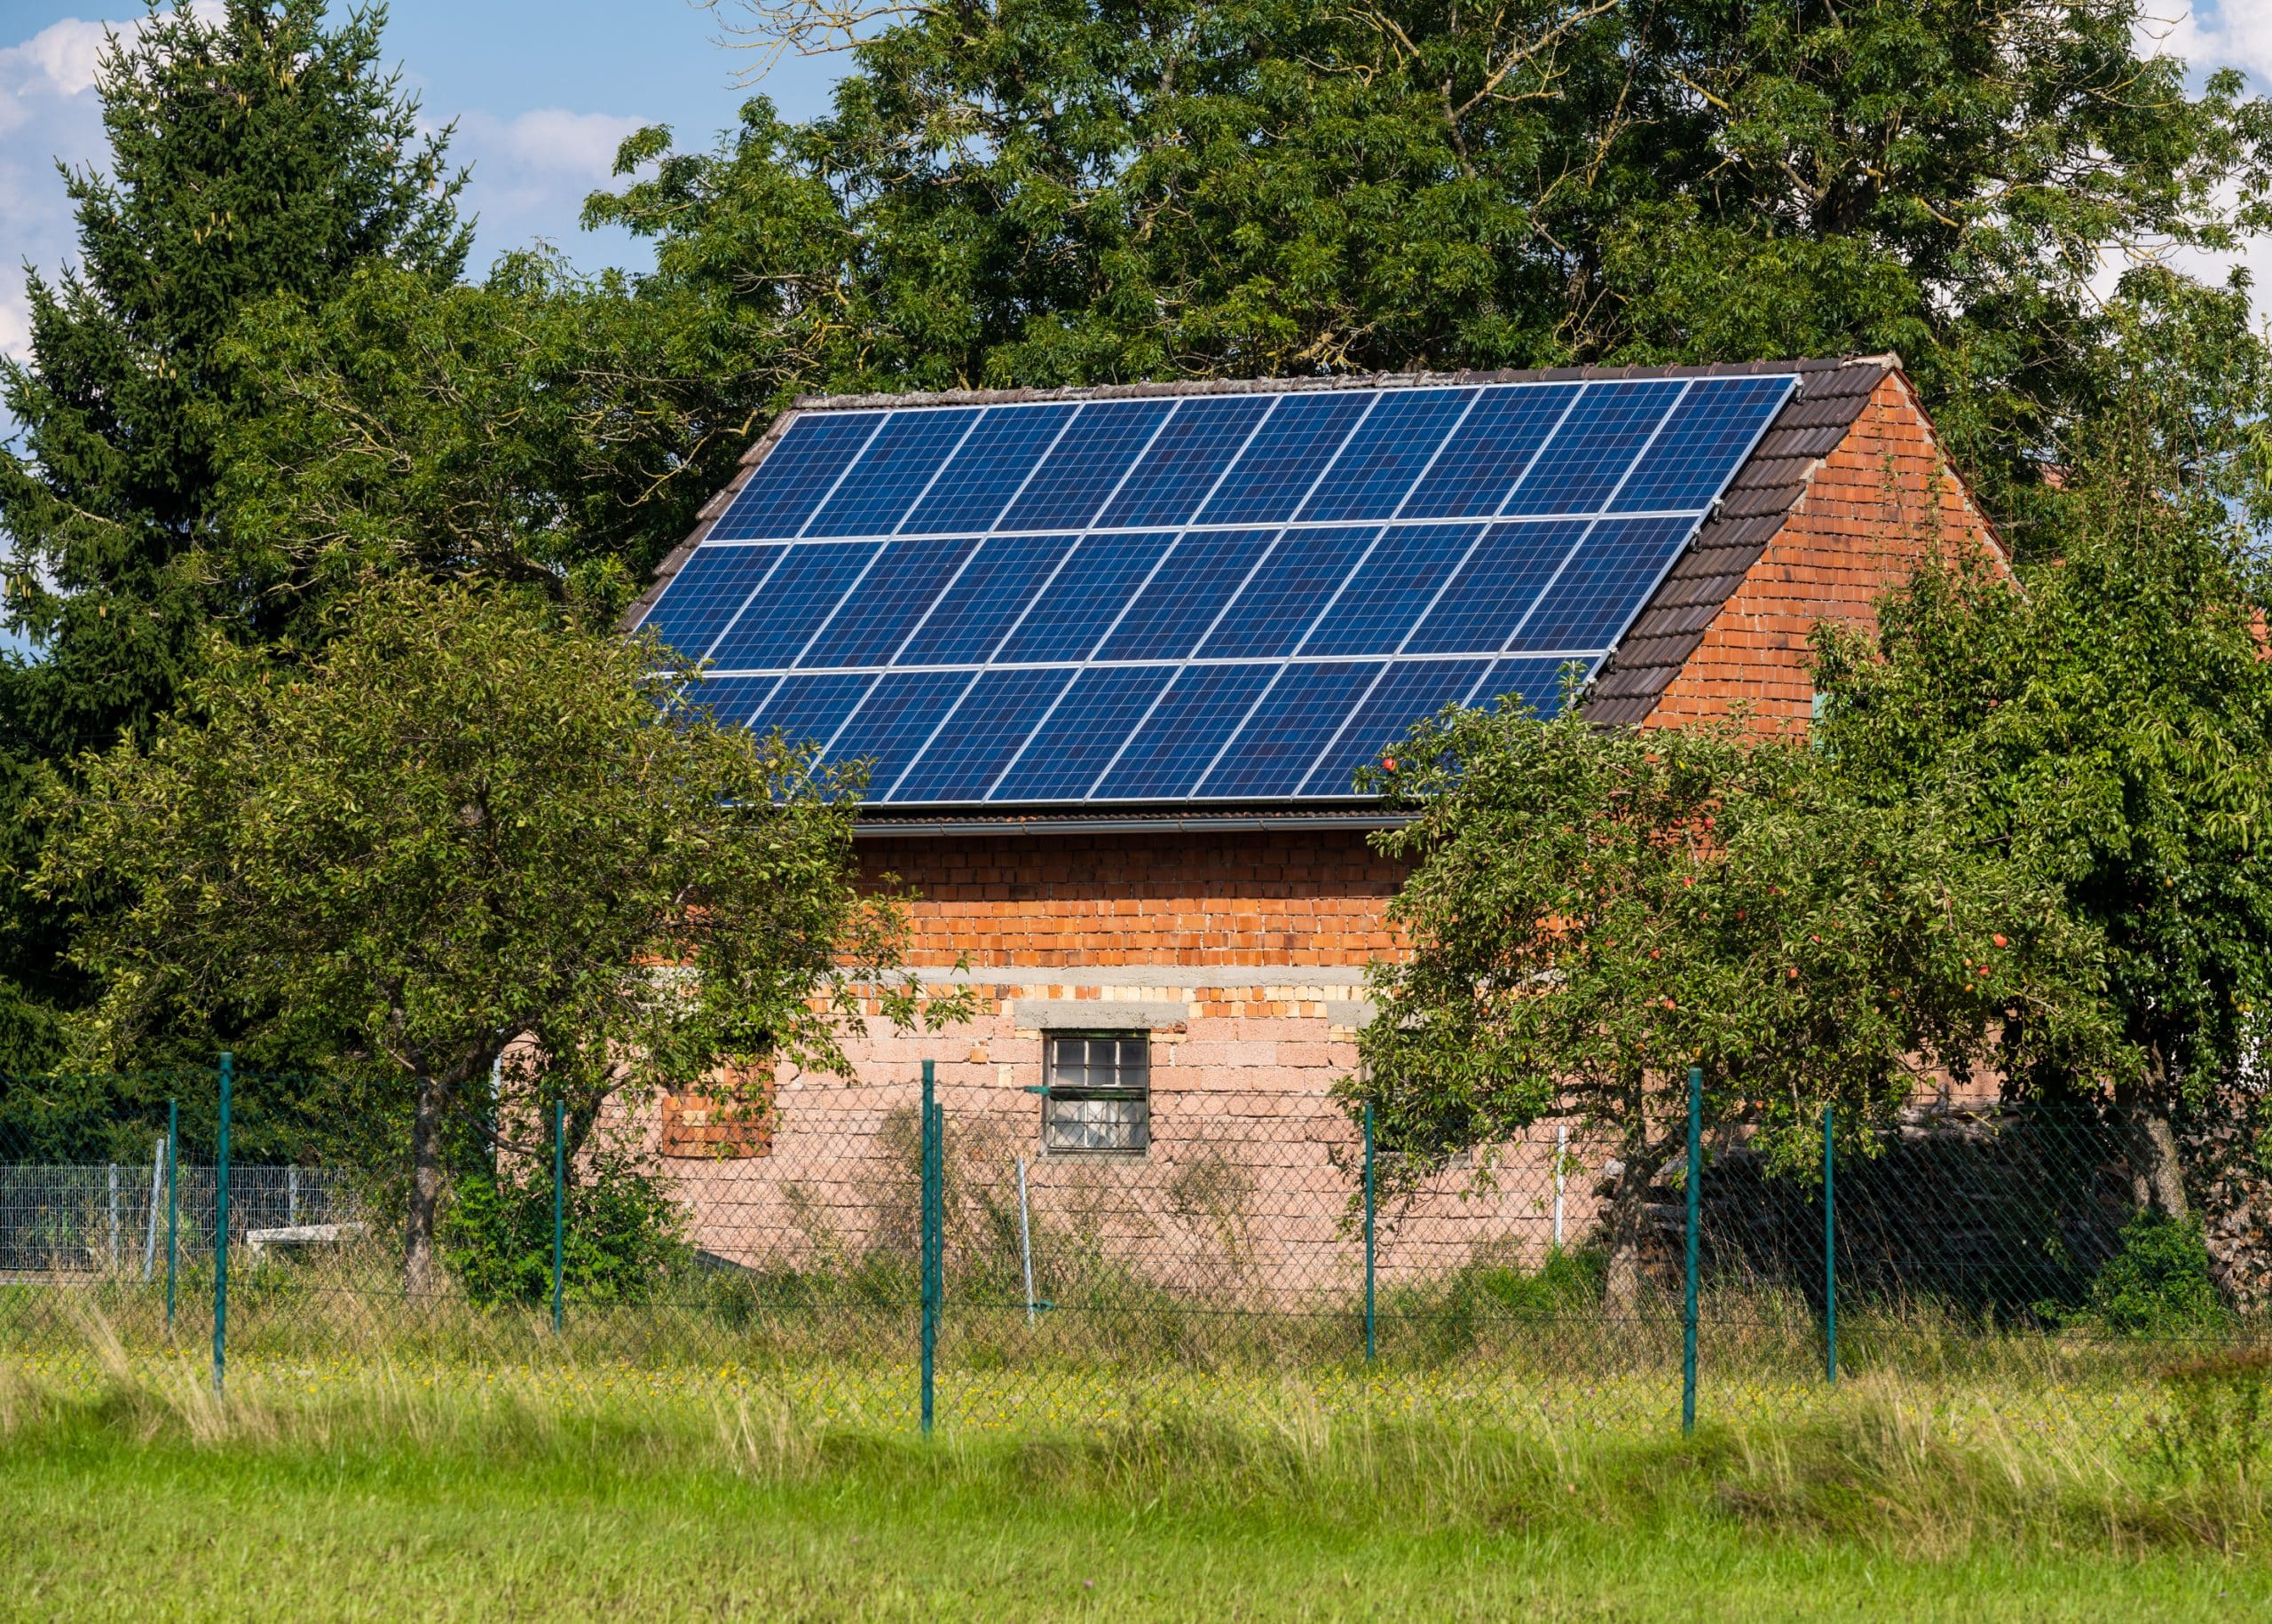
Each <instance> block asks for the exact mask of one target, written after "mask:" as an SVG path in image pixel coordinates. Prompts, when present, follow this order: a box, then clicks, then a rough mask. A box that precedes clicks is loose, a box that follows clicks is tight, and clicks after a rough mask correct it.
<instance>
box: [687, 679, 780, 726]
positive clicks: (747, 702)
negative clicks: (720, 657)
mask: <svg viewBox="0 0 2272 1624" xmlns="http://www.w3.org/2000/svg"><path fill="white" fill-rule="evenodd" d="M772 686H773V679H772V678H771V677H712V678H710V679H709V680H707V681H706V682H695V683H692V684H690V685H689V686H688V688H687V690H686V702H687V703H688V704H689V705H696V706H701V707H702V708H703V709H704V710H706V711H708V712H709V713H710V714H711V715H713V716H714V717H715V718H717V721H718V725H719V726H720V727H722V728H733V727H739V726H740V725H741V724H742V723H744V722H746V721H748V720H749V713H750V711H751V710H752V709H753V707H754V706H756V704H757V702H758V701H759V700H760V699H761V698H764V697H765V693H766V690H768V689H769V688H771V687H772Z"/></svg>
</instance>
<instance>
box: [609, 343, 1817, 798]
mask: <svg viewBox="0 0 2272 1624" xmlns="http://www.w3.org/2000/svg"><path fill="white" fill-rule="evenodd" d="M1793 383H1794V379H1793V378H1792V377H1791V376H1790V375H1788V374H1763V375H1747V376H1740V377H1712V378H1654V379H1646V380H1620V381H1591V382H1533V383H1506V384H1488V385H1468V386H1463V387H1443V388H1408V389H1381V390H1290V391H1285V392H1281V393H1253V394H1233V395H1183V396H1166V397H1150V398H1120V399H1110V400H1084V401H1059V402H1048V403H1028V404H1019V405H999V406H907V407H903V408H899V409H895V410H881V409H863V410H813V411H806V412H803V413H801V414H799V415H798V416H797V417H796V418H795V419H794V420H793V422H791V423H790V424H789V426H788V428H787V429H786V430H785V432H784V433H783V434H782V436H781V438H779V440H778V441H777V443H776V444H775V445H774V447H773V449H772V450H771V452H770V453H769V454H768V455H767V456H766V458H765V460H764V461H762V462H761V463H760V464H759V465H758V467H757V468H756V469H754V470H753V472H752V474H751V476H750V478H749V480H748V483H747V484H746V485H745V486H744V487H743V489H742V490H741V491H740V492H739V493H738V494H737V495H736V497H735V499H734V501H733V502H732V504H731V506H730V507H729V508H727V509H726V511H725V512H724V513H723V514H722V515H721V516H720V517H719V519H718V522H717V523H716V524H714V526H713V527H712V529H711V531H710V532H709V534H708V535H707V536H706V537H705V538H704V540H703V542H702V544H701V546H699V547H698V548H696V549H695V550H694V552H693V553H692V554H691V555H690V556H689V557H688V559H687V560H686V562H685V564H684V565H683V566H682V568H681V569H680V571H679V572H678V573H677V575H676V576H675V577H674V578H673V579H672V580H671V582H670V583H669V585H668V587H667V588H666V589H665V590H664V592H663V593H662V594H661V595H660V596H659V598H658V600H657V601H656V603H655V604H654V606H653V607H652V609H651V611H649V612H648V614H647V617H646V619H645V620H644V622H643V624H644V625H645V626H647V627H651V628H652V630H653V631H654V632H655V633H656V634H657V635H659V637H660V638H661V639H662V640H663V641H664V642H665V643H668V644H669V645H671V646H672V647H673V648H675V649H676V650H679V651H680V652H681V653H682V654H684V655H686V656H687V657H689V658H702V659H706V660H707V661H708V662H709V667H710V676H709V680H708V681H707V682H706V684H705V686H704V689H703V690H702V698H703V699H704V700H705V702H706V703H707V704H709V705H710V706H712V708H713V710H714V712H715V713H716V714H718V715H719V716H720V718H721V719H722V720H725V721H733V722H739V723H746V725H748V726H751V727H753V728H757V729H773V728H778V729H781V730H782V731H783V732H784V733H785V735H787V736H788V737H792V738H795V739H807V740H810V741H813V742H815V743H817V744H818V745H821V746H822V747H823V750H824V754H825V755H826V756H827V757H829V758H830V759H832V760H840V761H841V760H850V759H852V758H855V757H860V758H865V759H867V760H868V761H870V762H871V763H872V769H871V776H870V781H869V795H870V799H871V800H873V801H878V802H881V803H885V804H888V805H895V806H902V805H919V804H934V805H966V806H974V805H979V804H988V805H1012V804H1019V803H1028V804H1030V803H1068V802H1079V801H1092V802H1094V801H1113V802H1127V801H1158V800H1177V801H1181V800H1239V801H1253V800H1299V799H1316V798H1333V797H1344V796H1347V795H1348V794H1350V793H1351V775H1352V774H1353V771H1354V770H1355V769H1356V768H1357V767H1358V766H1359V765H1360V764H1361V763H1363V762H1365V761H1369V760H1371V759H1373V758H1375V757H1377V755H1378V753H1380V751H1381V750H1382V748H1383V747H1384V746H1385V745H1388V744H1390V743H1391V742H1392V741H1393V740H1395V739H1396V738H1398V737H1400V736H1401V735H1402V734H1403V732H1404V730H1405V729H1406V728H1407V727H1408V725H1409V724H1410V723H1411V722H1412V721H1414V720H1416V718H1418V717H1421V716H1424V715H1427V714H1429V713H1432V712H1434V711H1435V710H1437V709H1439V708H1440V707H1441V706H1444V705H1446V704H1448V703H1450V702H1453V701H1460V702H1464V703H1470V704H1472V703H1479V702H1480V701H1482V700H1484V699H1486V698H1491V697H1495V696H1500V695H1519V696H1520V697H1521V698H1524V699H1526V700H1527V701H1529V702H1530V703H1533V704H1535V705H1537V706H1539V707H1540V708H1541V709H1542V710H1550V709H1552V708H1553V706H1555V704H1556V703H1557V701H1558V693H1559V672H1560V670H1561V668H1562V667H1563V666H1565V665H1566V664H1567V663H1569V662H1576V663H1577V664H1579V665H1581V666H1584V667H1585V668H1586V669H1587V671H1588V672H1589V673H1590V671H1591V670H1592V669H1593V668H1594V667H1595V666H1598V664H1599V663H1600V662H1601V660H1602V659H1603V658H1605V657H1606V656H1607V654H1608V652H1609V650H1611V649H1612V648H1613V646H1614V645H1615V643H1616V642H1617V639H1618V638H1619V636H1621V635H1622V633H1623V632H1624V629H1625V627H1627V626H1628V625H1629V624H1630V622H1631V620H1632V619H1633V617H1634V616H1635V615H1636V614H1637V613H1638V612H1639V611H1640V609H1641V607H1642V605H1643V604H1644V603H1645V602H1646V601H1647V599H1648V596H1649V595H1650V593H1651V592H1652V591H1653V590H1654V588H1655V587H1656V584H1657V583H1658V581H1659V580H1661V579H1662V578H1663V575H1664V572H1665V571H1666V570H1667V569H1669V567H1670V566H1671V564H1672V562H1673V560H1674V559H1675V558H1676V556H1678V555H1679V553H1680V551H1681V549H1682V548H1684V546H1685V545H1686V543H1687V540H1688V539H1689V537H1690V536H1691V535H1692V534H1693V533H1694V532H1695V529H1696V527H1697V525H1698V524H1700V523H1701V522H1702V519H1703V518H1704V516H1705V515H1706V514H1707V513H1708V511H1709V509H1710V507H1711V504H1712V502H1713V501H1714V500H1715V499H1716V497H1717V496H1718V495H1719V493H1720V492H1721V490H1722V489H1723V487H1724V486H1725V485H1726V484H1727V482H1728V480H1729V478H1730V477H1732V475H1733V474H1734V472H1735V470H1736V469H1738V468H1739V467H1740V466H1741V464H1742V462H1743V460H1744V459H1745V457H1746V456H1747V455H1748V454H1749V453H1750V451H1751V448H1752V446H1753V445H1755V444H1756V442H1757V440H1758V438H1759V436H1760V435H1761V434H1762V433H1763V431H1764V430H1765V429H1766V427H1767V424H1768V423H1769V422H1770V421H1771V420H1772V418H1773V417H1774V415H1775V413H1776V412H1777V410H1778V409H1779V407H1780V406H1781V405H1782V403H1783V401H1784V399H1785V398H1786V397H1787V394H1788V393H1789V391H1790V390H1791V389H1792V387H1793Z"/></svg>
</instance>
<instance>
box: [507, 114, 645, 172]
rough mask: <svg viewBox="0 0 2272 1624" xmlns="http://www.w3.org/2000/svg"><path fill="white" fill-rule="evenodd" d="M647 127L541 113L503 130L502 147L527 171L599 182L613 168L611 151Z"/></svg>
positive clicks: (608, 117)
mask: <svg viewBox="0 0 2272 1624" xmlns="http://www.w3.org/2000/svg"><path fill="white" fill-rule="evenodd" d="M645 122H646V121H645V120H644V119H636V118H618V117H616V116H615V115H614V114H608V113H571V112H569V111H568V110H567V109H566V108H564V107H539V108H537V109H536V110H535V111H533V112H530V113H524V114H521V115H520V116H519V117H518V118H516V119H515V120H514V121H513V122H511V123H509V124H508V125H506V126H505V127H504V130H503V131H502V137H503V139H502V146H503V150H505V151H507V152H509V153H510V154H512V156H513V159H514V160H515V162H517V163H518V164H520V165H522V166H524V167H525V168H527V169H532V170H545V171H549V172H555V173H558V174H562V175H566V176H572V177H575V178H576V179H579V180H583V181H602V180H605V179H606V178H607V177H608V173H609V171H610V170H611V169H613V168H614V167H615V149H616V148H617V147H619V146H622V145H623V141H624V138H626V137H627V136H628V135H630V134H631V133H632V132H633V131H634V130H637V129H638V128H639V127H640V126H641V125H642V124H643V123H645Z"/></svg>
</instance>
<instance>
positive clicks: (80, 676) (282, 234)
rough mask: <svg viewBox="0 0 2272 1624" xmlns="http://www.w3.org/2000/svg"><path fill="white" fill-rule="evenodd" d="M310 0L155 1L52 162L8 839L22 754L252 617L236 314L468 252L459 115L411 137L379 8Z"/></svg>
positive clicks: (33, 359) (18, 613)
mask: <svg viewBox="0 0 2272 1624" xmlns="http://www.w3.org/2000/svg"><path fill="white" fill-rule="evenodd" d="M323 14H324V5H323V0H229V4H226V5H225V6H223V7H221V8H219V10H218V11H217V12H215V11H213V10H211V9H199V10H193V9H192V8H191V7H190V5H189V4H187V3H186V0H181V4H177V7H176V8H175V9H173V10H171V11H160V10H159V9H157V6H156V4H155V0H151V11H150V14H149V17H148V20H147V21H146V24H145V26H143V27H142V28H140V29H139V30H138V31H137V32H135V33H133V34H131V35H121V36H117V37H114V39H113V40H112V41H111V43H109V44H108V46H107V47H106V50H105V51H104V54H103V57H102V59H101V64H100V67H99V76H98V89H99V93H100V95H101V97H102V102H103V116H104V123H105V127H106V130H107V132H108V134H109V138H110V147H111V159H110V163H109V166H108V168H107V169H104V170H96V169H88V170H83V171H78V172H69V173H67V175H66V177H65V180H66V185H67V189H68V191H69V193H70V195H71V197H72V199H73V201H74V202H75V205H76V208H77V215H78V224H79V248H80V252H79V259H78V264H77V265H76V268H75V269H72V270H69V271H67V272H65V273H64V275H63V276H62V278H61V280H59V281H58V282H52V283H51V282H50V281H48V280H45V279H44V278H43V277H41V276H39V275H37V274H36V273H35V274H33V275H31V276H30V278H29V280H28V289H27V291H28V297H29V302H30V306H31V349H30V355H29V358H28V359H26V360H21V361H18V360H12V359H0V403H4V405H5V407H6V410H7V413H8V414H10V415H11V416H12V417H13V418H14V419H15V420H16V422H17V423H18V424H20V447H19V448H15V449H10V448H5V447H0V530H4V531H5V532H6V533H7V535H8V537H9V538H10V540H11V543H12V545H11V547H10V548H8V549H6V553H7V556H8V564H7V570H6V576H5V588H6V613H7V616H8V618H9V620H10V622H11V623H12V625H13V626H15V627H17V628H19V629H21V630H27V631H28V632H30V633H31V634H32V635H33V636H34V637H35V639H36V642H37V646H38V649H39V658H37V659H36V660H22V659H14V658H11V659H8V660H6V661H5V662H4V663H0V690H4V692H0V715H4V718H5V720H6V721H7V723H8V724H9V725H8V726H7V727H5V728H4V729H0V739H4V741H5V743H4V744H0V753H5V754H7V755H8V756H10V757H12V765H11V763H10V762H7V761H0V797H4V799H0V823H4V824H5V825H6V826H7V832H6V835H5V840H7V841H8V842H9V843H11V844H12V845H14V846H15V847H18V848H19V850H18V852H17V853H14V854H11V855H20V853H21V848H22V847H27V846H29V845H31V844H34V843H36V840H37V838H38V832H37V831H36V829H27V828H25V827H24V826H23V825H22V824H21V823H20V820H21V818H22V816H23V803H22V802H21V800H20V799H18V798H17V797H15V796H13V795H11V794H10V793H9V787H8V786H9V784H11V782H12V781H13V779H14V777H16V776H18V775H17V772H16V769H20V768H28V766H29V765H30V764H32V763H34V762H36V761H50V760H55V759H59V758H60V757H62V756H65V755H67V754H68V753H72V752H75V751H78V750H82V749H86V748H101V747H105V746H107V745H109V744H110V743H111V742H112V741H113V740H114V738H116V737H118V735H119V733H120V732H121V731H122V729H147V728H148V726H149V725H150V723H151V722H152V721H153V720H154V718H156V717H157V716H159V715H161V714H162V713H164V712H165V711H166V710H167V709H168V708H169V707H170V706H172V705H173V703H174V702H175V699H176V698H177V692H178V690H179V688H180V685H181V684H182V682H184V681H185V679H186V678H187V677H189V676H190V675H191V674H193V672H194V669H195V667H196V665H197V662H198V661H199V660H200V659H201V658H202V654H203V650H205V648H206V647H207V646H208V640H207V636H206V633H207V630H208V627H209V626H211V625H213V624H218V625H220V626H222V627H225V628H227V629H229V630H230V632H231V633H232V635H238V636H244V635H255V636H256V635H262V627H261V623H260V618H259V614H258V610H259V608H260V607H261V600H259V599H258V598H257V597H256V596H249V597H248V595H244V594H243V593H241V590H240V583H238V582H235V581H233V580H230V579H225V578H222V577H219V576H217V574H216V573H215V572H213V570H212V569H211V567H210V564H211V561H210V559H209V557H208V556H206V555H205V549H206V548H207V545H208V543H209V541H210V540H211V537H212V534H213V530H214V525H215V519H216V516H215V498H214V490H215V485H216V482H217V478H218V477H219V469H218V467H217V451H216V447H217V444H218V442H219V440H220V438H221V437H222V436H223V435H224V433H225V430H226V428H227V425H228V424H230V423H231V422H233V421H234V420H235V419H236V418H237V417H238V416H239V415H241V414H242V413H244V412H245V411H247V410H248V409H254V408H256V407H257V406H258V405H259V404H260V402H261V399H262V397H263V395H264V384H263V382H262V381H261V380H260V379H258V378H248V377H247V376H245V375H243V374H241V372H239V371H238V370H236V369H235V368H233V367H231V366H230V365H229V364H227V362H226V360H225V359H224V357H223V355H222V344H223V341H224V339H225V336H226V335H227V334H228V333H229V331H230V330H231V327H232V326H233V323H234V322H235V320H236V319H237V318H238V317H239V315H240V313H241V312H242V311H244V310H245V309H246V308H248V306H249V305H251V304H255V303H256V302H258V301H260V300H263V299H265V298H268V297H270V296H274V295H276V294H278V293H280V292H291V293H295V294H297V295H299V296H303V297H304V298H307V299H310V300H314V301H321V300H324V299H327V298H328V297H329V296H331V294H332V293H333V292H334V291H335V290H336V289H337V288H339V287H341V286H342V285H343V282H344V281H345V280H346V279H347V278H348V277H349V276H350V275H351V274H352V272H354V271H355V269H356V268H357V267H358V266H360V265H363V264H369V263H372V262H375V261H383V262H386V263H390V264H398V265H400V266H402V267H404V268H405V269H406V271H409V272H413V273H414V274H416V275H418V276H419V277H421V278H422V279H424V280H427V281H428V282H429V283H430V284H431V285H432V286H435V287H440V286H442V285H444V284H446V283H447V282H449V281H450V280H452V279H454V277H455V276H456V274H457V272H458V271H459V268H460V266H461V264H462V263H463V259H464V256H465V251H466V247H467V241H468V233H467V232H466V229H465V228H464V227H463V226H462V225H461V224H460V222H459V221H458V218H457V215H456V209H455V199H456V196H457V193H458V191H459V188H460V186H461V183H462V177H461V176H459V175H454V174H453V173H451V171H450V170H449V169H447V167H446V162H445V157H446V146H447V139H448V132H447V131H446V130H445V131H443V132H442V133H440V134H438V135H434V136H430V137H421V136H420V134H419V132H418V107H417V103H416V102H415V101H414V99H410V98H408V97H406V96H404V95H402V94H400V93H399V91H398V89H397V85H396V82H395V80H393V79H391V78H389V77H386V76H384V75H382V74H381V73H380V71H379V70H378V68H377V66H376V63H377V53H378V48H379V45H378V42H379V33H380V29H381V28H382V27H383V21H384V17H385V13H384V12H383V10H380V9H373V10H370V11H367V12H358V13H357V14H355V15H354V16H352V17H351V18H350V19H349V20H347V21H346V22H345V23H343V24H342V25H340V26H338V27H336V28H329V27H326V26H325V24H324V20H323ZM11 890H13V887H11ZM11 902H12V904H13V905H12V907H11V908H10V909H9V911H8V912H9V914H10V915H11V916H12V917H10V918H6V919H5V920H4V923H0V954H4V955H5V957H4V958H0V983H5V982H8V981H12V982H14V983H16V984H17V985H19V986H21V987H24V988H26V989H29V990H30V992H31V993H32V994H33V995H35V999H36V1002H37V1003H41V1004H49V1005H53V1004H62V1005H68V1004H70V1003H72V1002H75V1000H76V998H77V997H78V996H79V990H80V989H77V988H75V987H74V986H69V985H65V984H60V981H59V976H58V974H57V972H56V970H55V966H56V965H57V964H58V963H59V960H61V959H62V958H63V957H64V948H65V942H64V941H63V938H62V936H61V934H60V926H59V922H58V921H57V920H56V919H55V918H52V917H51V916H48V915H44V914H42V913H39V912H37V911H28V910H26V909H25V908H24V907H23V905H22V899H20V898H16V897H13V896H12V898H11ZM10 1001H11V994H10V989H8V987H7V986H6V985H4V984H0V1005H5V1004H7V1003H9V1002H10ZM28 1018H33V1019H36V1018H37V1017H36V1016H35V1017H28ZM44 1024H46V1025H50V1026H51V1024H52V1023H51V1022H45V1023H44ZM32 1046H33V1047H35V1048H36V1047H40V1046H41V1045H32ZM22 1052H23V1051H20V1053H22Z"/></svg>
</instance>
